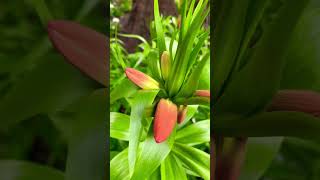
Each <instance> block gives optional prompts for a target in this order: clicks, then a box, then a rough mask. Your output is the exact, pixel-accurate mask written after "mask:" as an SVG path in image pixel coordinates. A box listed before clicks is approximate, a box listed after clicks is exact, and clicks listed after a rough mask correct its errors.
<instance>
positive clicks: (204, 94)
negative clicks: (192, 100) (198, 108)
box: [195, 90, 210, 98]
mask: <svg viewBox="0 0 320 180" xmlns="http://www.w3.org/2000/svg"><path fill="white" fill-rule="evenodd" d="M195 95H196V96H201V97H208V98H210V91H209V90H196V92H195Z"/></svg>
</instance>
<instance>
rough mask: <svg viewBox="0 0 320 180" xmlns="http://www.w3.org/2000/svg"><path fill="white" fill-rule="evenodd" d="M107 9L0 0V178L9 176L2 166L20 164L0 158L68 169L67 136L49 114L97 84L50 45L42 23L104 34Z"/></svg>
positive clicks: (93, 3)
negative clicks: (69, 24) (59, 21)
mask: <svg viewBox="0 0 320 180" xmlns="http://www.w3.org/2000/svg"><path fill="white" fill-rule="evenodd" d="M106 9H107V4H106V2H105V1H102V0H101V1H100V0H68V1H64V0H40V1H38V0H25V1H1V2H0V39H1V43H0V169H1V170H0V174H1V175H0V179H2V178H6V177H7V178H8V177H10V176H9V175H8V174H10V173H11V172H10V171H6V170H5V169H3V168H5V167H7V165H8V167H9V164H11V165H12V166H13V167H15V165H17V164H19V163H17V164H16V163H15V162H7V161H4V160H22V161H23V162H25V161H29V162H34V163H36V164H42V165H45V166H49V167H53V168H55V169H58V170H60V171H65V169H66V168H67V167H66V161H67V154H68V153H67V152H68V151H69V152H70V148H71V147H69V148H68V147H67V141H69V139H68V138H66V134H65V132H62V130H61V128H59V122H58V120H56V119H55V121H54V117H53V116H50V114H54V113H55V112H57V111H61V110H63V109H64V108H65V107H69V106H74V103H75V104H77V103H81V98H83V97H85V96H86V95H88V94H91V93H92V92H93V91H94V90H96V89H98V88H101V86H100V85H99V84H97V83H96V82H95V81H93V80H91V79H89V78H88V77H86V76H85V75H83V74H82V73H81V72H80V71H78V70H77V69H76V68H74V67H73V66H71V65H70V64H68V63H67V62H66V61H65V60H64V58H63V57H62V56H61V55H59V54H58V53H57V51H56V50H54V49H53V48H52V45H51V43H50V41H49V39H48V35H47V30H46V23H47V21H48V20H52V19H65V20H72V21H76V22H78V23H80V24H83V25H84V26H87V27H90V28H92V29H94V30H96V31H98V32H100V33H103V34H106V32H107V30H106V29H107V28H108V27H107V24H108V23H107V22H106V15H105V13H106ZM93 118H95V117H93ZM89 122H90V121H89ZM63 126H65V125H63ZM104 142H105V141H104ZM101 150H102V149H101ZM69 163H70V162H69ZM17 166H20V165H17ZM21 166H23V165H21ZM35 168H37V166H35ZM12 169H13V168H12ZM30 169H31V170H32V167H31V166H30ZM19 171H20V170H17V171H16V172H12V173H19ZM4 172H6V173H8V174H6V175H8V176H5V174H4ZM22 174H23V173H22ZM44 174H45V173H44ZM34 177H36V176H34ZM44 177H46V176H44ZM44 177H42V179H46V178H44ZM57 177H58V176H57ZM53 179H54V178H53ZM70 179H72V178H70Z"/></svg>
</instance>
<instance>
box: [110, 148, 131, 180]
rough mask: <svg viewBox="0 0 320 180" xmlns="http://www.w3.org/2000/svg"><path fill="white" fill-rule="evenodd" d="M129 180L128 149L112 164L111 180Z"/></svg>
mask: <svg viewBox="0 0 320 180" xmlns="http://www.w3.org/2000/svg"><path fill="white" fill-rule="evenodd" d="M120 179H121V180H129V179H130V176H129V164H128V149H125V150H123V151H122V152H121V153H119V154H118V155H117V156H116V157H114V158H113V159H112V160H111V162H110V180H120Z"/></svg>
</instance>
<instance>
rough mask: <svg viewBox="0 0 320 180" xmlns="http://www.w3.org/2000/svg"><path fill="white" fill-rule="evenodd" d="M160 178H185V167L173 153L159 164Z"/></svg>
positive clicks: (174, 179) (178, 179) (170, 179)
mask: <svg viewBox="0 0 320 180" xmlns="http://www.w3.org/2000/svg"><path fill="white" fill-rule="evenodd" d="M161 180H187V176H186V172H185V169H184V168H183V167H182V164H181V162H180V161H179V159H177V158H176V157H175V156H174V155H173V154H170V155H168V156H167V158H166V159H165V160H164V161H163V163H162V164H161Z"/></svg>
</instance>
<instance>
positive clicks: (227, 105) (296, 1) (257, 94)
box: [215, 0, 308, 116]
mask: <svg viewBox="0 0 320 180" xmlns="http://www.w3.org/2000/svg"><path fill="white" fill-rule="evenodd" d="M307 4H308V1H300V0H292V1H286V2H285V3H283V5H282V7H281V8H279V10H278V11H277V13H276V15H275V17H274V19H272V20H271V22H269V24H268V26H267V27H266V28H265V30H264V31H265V32H264V33H263V34H262V37H261V39H260V41H259V42H258V43H257V45H256V47H255V50H254V52H253V54H252V56H251V57H250V59H249V60H248V63H247V64H246V66H245V67H243V68H242V69H241V71H239V72H238V73H237V74H235V75H234V78H233V79H232V81H231V82H230V85H229V86H228V87H227V88H226V90H225V92H224V94H223V95H222V96H221V98H219V100H218V101H217V103H216V106H215V107H216V108H215V111H216V115H217V116H219V114H223V113H225V112H229V113H232V114H241V115H246V114H251V113H255V112H257V111H261V110H263V109H264V108H265V106H266V105H267V103H268V102H269V101H270V100H271V98H272V96H273V95H274V94H275V93H276V91H277V90H278V88H279V84H280V80H281V72H282V69H283V65H284V62H285V55H286V50H287V46H288V44H289V42H290V39H291V37H292V32H293V31H294V27H295V26H296V25H297V23H298V20H299V18H300V16H301V14H302V12H303V10H304V9H305V7H306V5H307ZM288 17H289V18H288ZM239 94H241V96H239Z"/></svg>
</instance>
